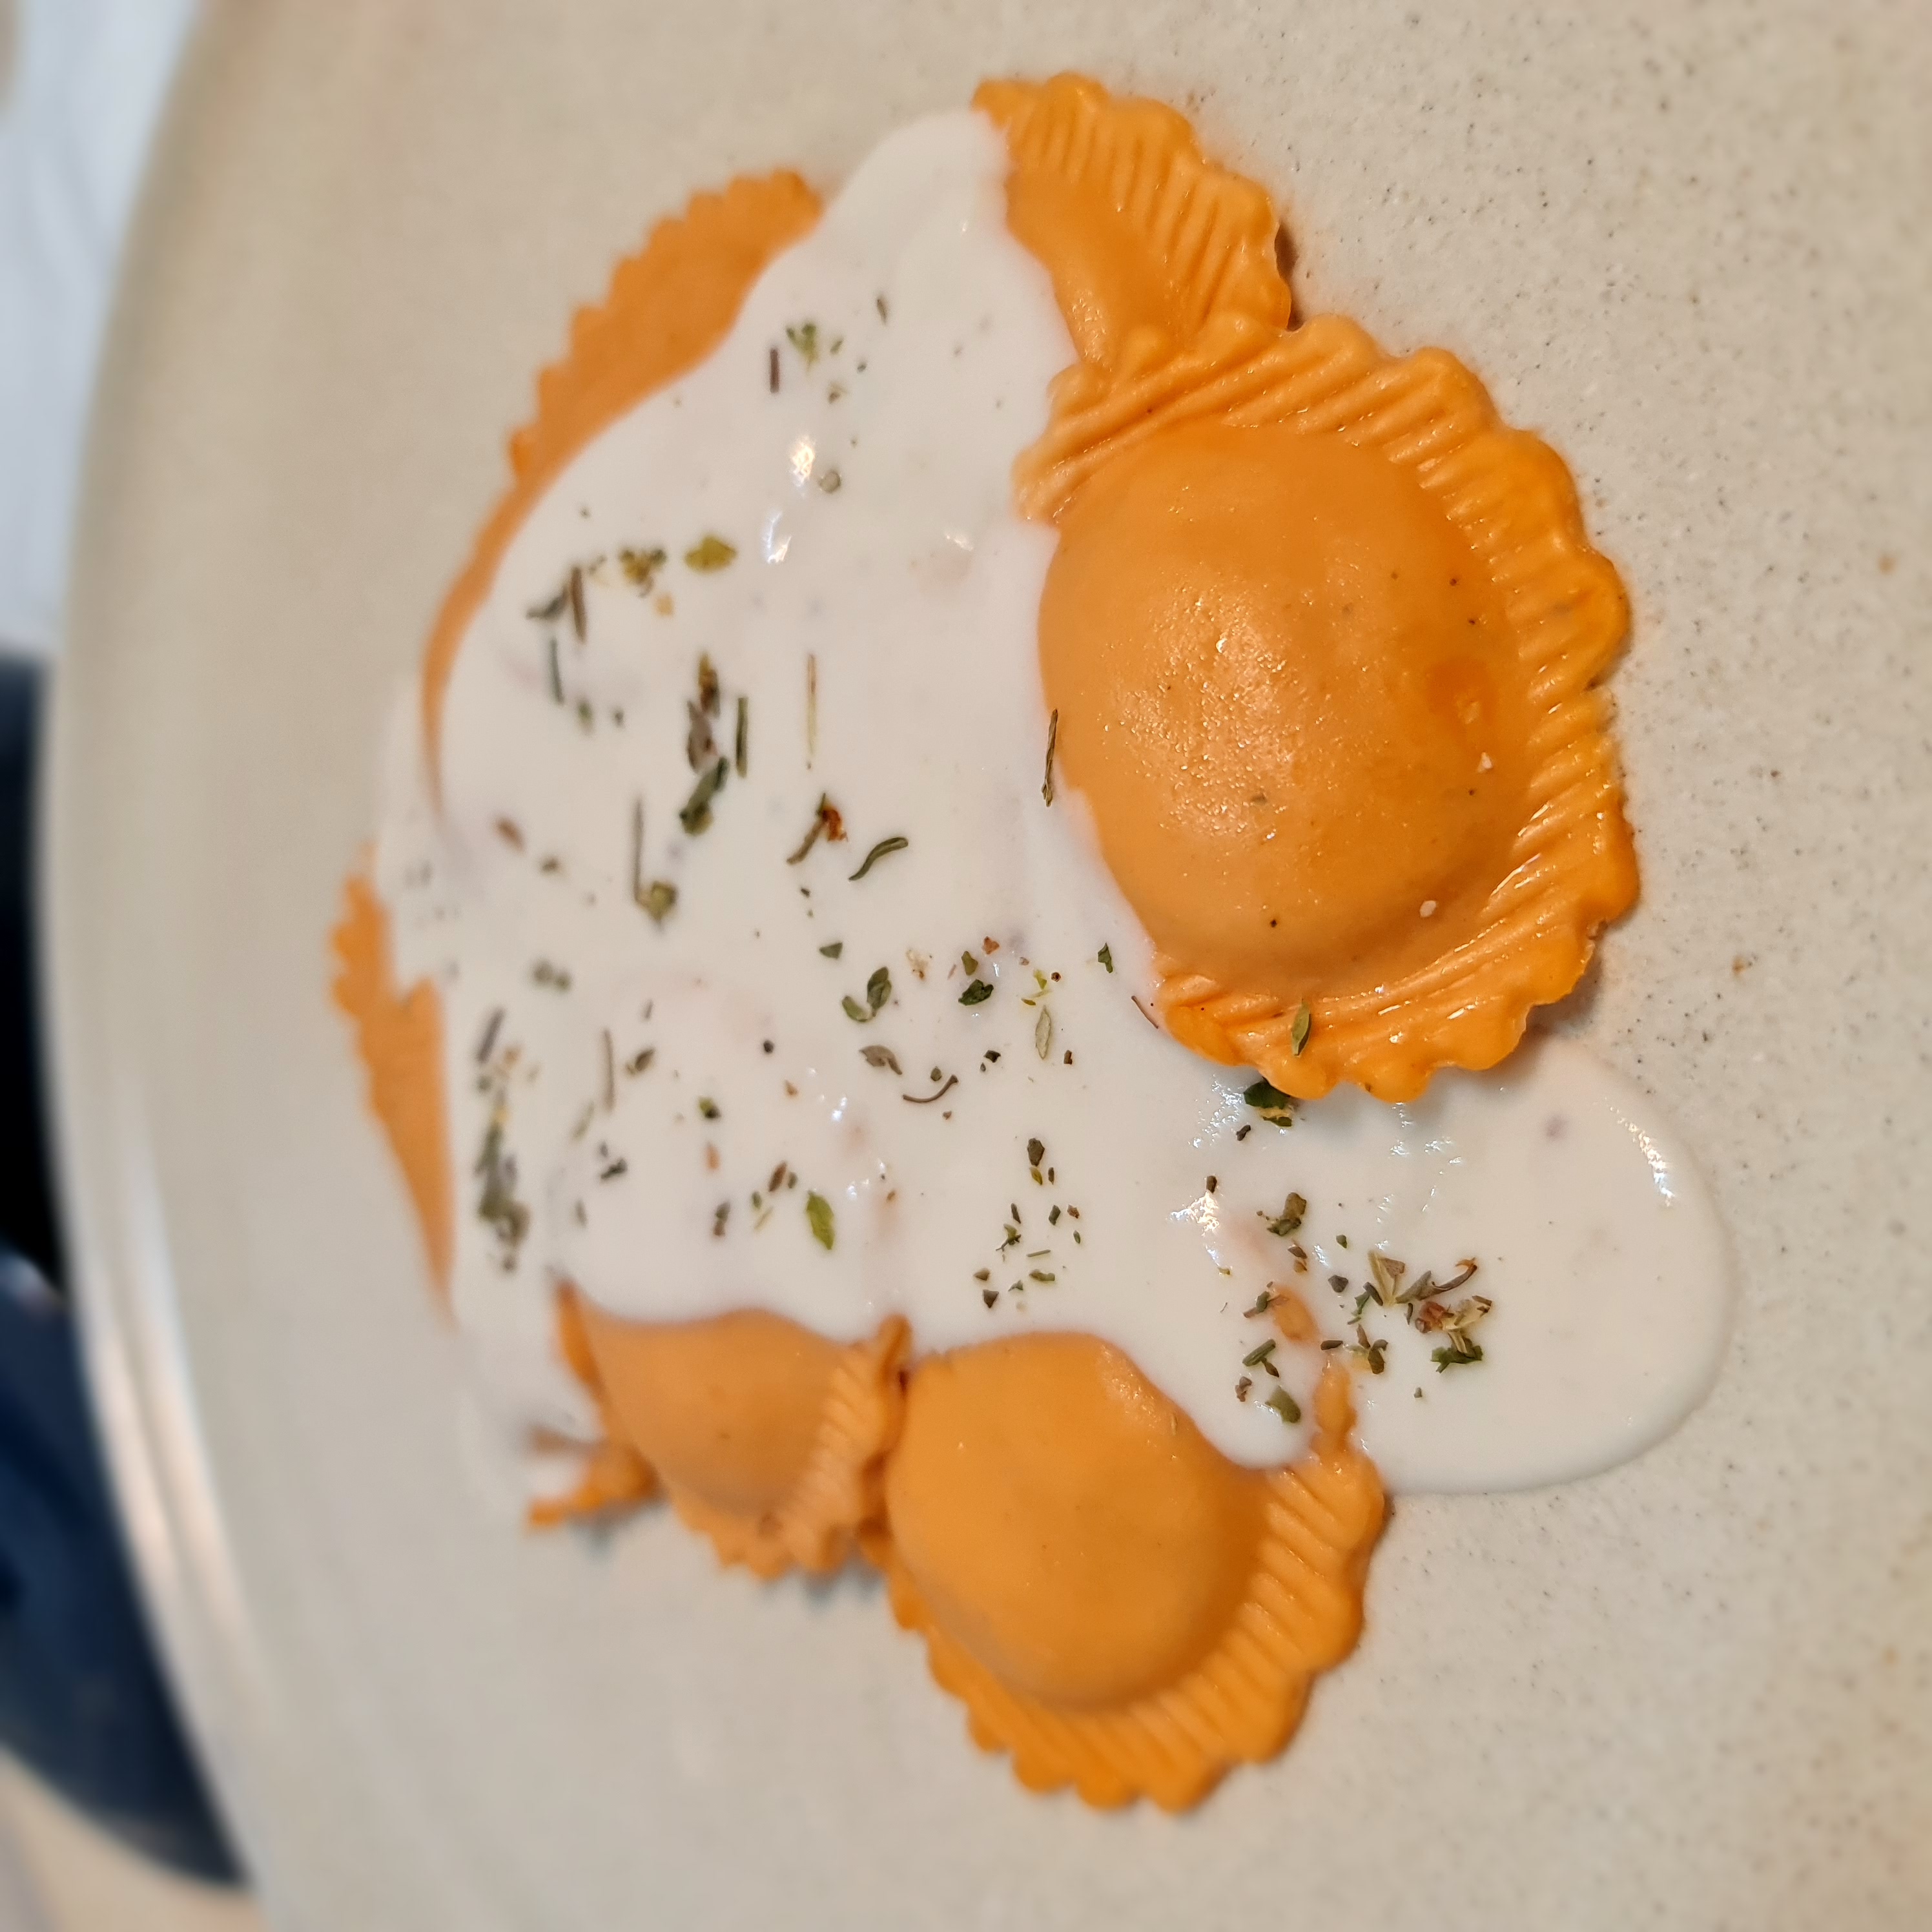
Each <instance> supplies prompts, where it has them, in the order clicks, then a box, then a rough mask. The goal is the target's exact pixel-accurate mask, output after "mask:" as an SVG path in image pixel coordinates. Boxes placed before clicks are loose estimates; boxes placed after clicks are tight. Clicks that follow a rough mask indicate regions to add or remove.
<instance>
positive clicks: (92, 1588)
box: [0, 659, 236, 1879]
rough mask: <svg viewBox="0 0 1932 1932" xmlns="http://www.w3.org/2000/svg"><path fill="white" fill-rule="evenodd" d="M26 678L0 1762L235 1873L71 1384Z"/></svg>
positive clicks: (4, 800)
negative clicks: (40, 1014) (45, 1108)
mask: <svg viewBox="0 0 1932 1932" xmlns="http://www.w3.org/2000/svg"><path fill="white" fill-rule="evenodd" d="M37 703H38V674H37V672H36V671H35V670H34V668H33V667H31V666H30V665H28V664H24V663H21V662H19V661H8V660H5V659H0V1746H5V1748H7V1749H9V1750H10V1751H13V1752H15V1753H17V1754H18V1755H19V1756H20V1757H22V1758H23V1759H25V1760H26V1761H27V1763H29V1764H31V1766H33V1767H34V1769H35V1770H36V1771H37V1772H39V1773H40V1775H42V1776H43V1778H46V1780H47V1781H49V1783H50V1784H53V1785H55V1787H58V1789H59V1790H62V1791H63V1792H65V1793H66V1795H67V1796H68V1797H69V1798H70V1799H72V1800H73V1801H74V1802H75V1803H76V1804H77V1805H80V1806H81V1807H82V1808H83V1809H85V1810H86V1811H89V1812H91V1813H92V1814H93V1815H94V1816H95V1817H97V1818H98V1819H99V1820H101V1823H104V1824H105V1825H107V1826H109V1827H110V1829H113V1831H115V1832H118V1834H119V1835H121V1837H122V1838H125V1839H126V1840H127V1841H129V1842H130V1843H133V1844H134V1845H136V1846H139V1847H140V1848H141V1849H143V1850H145V1851H146V1852H149V1853H150V1854H151V1855H153V1856H154V1857H156V1858H160V1859H162V1860H163V1861H166V1863H168V1864H172V1865H174V1866H175V1867H178V1869H181V1870H187V1871H191V1872H193V1873H197V1874H199V1875H200V1876H204V1877H208V1878H217V1879H232V1878H233V1877H234V1876H235V1875H236V1868H235V1864H234V1861H233V1858H232V1857H231V1856H230V1855H229V1851H228V1849H227V1846H226V1843H225V1841H224V1840H223V1836H222V1833H221V1829H220V1825H219V1824H218V1823H217V1820H216V1818H215V1817H214V1813H213V1811H211V1808H210V1807H209V1805H208V1799H207V1796H206V1794H205V1789H204V1787H203V1785H202V1781H201V1778H200V1776H199V1773H198V1772H197V1771H196V1766H195V1764H194V1762H193V1758H192V1757H191V1756H190V1752H189V1750H188V1748H187V1745H186V1743H185V1742H184V1739H183V1736H182V1733H181V1728H180V1727H179V1725H178V1723H177V1721H176V1719H175V1712H174V1709H173V1707H172V1703H171V1701H170V1700H169V1695H168V1691H167V1688H166V1685H165V1683H164V1682H163V1680H162V1678H161V1676H160V1672H159V1670H157V1667H156V1665H155V1662H154V1654H153V1652H152V1650H151V1648H150V1646H149V1645H148V1637H147V1631H146V1628H145V1625H144V1623H143V1621H142V1613H141V1610H140V1606H139V1602H138V1601H137V1599H136V1596H135V1594H134V1591H133V1587H132V1585H131V1583H130V1577H129V1574H128V1569H127V1561H126V1558H125V1555H124V1551H123V1549H122V1546H121V1537H120V1532H119V1529H118V1523H117V1521H116V1519H115V1513H114V1508H113V1499H112V1496H111V1495H110V1491H109V1490H108V1487H107V1481H106V1480H105V1477H104V1472H103V1469H102V1466H101V1456H100V1451H99V1449H98V1445H97V1444H96V1442H95V1434H94V1429H93V1421H92V1415H91V1414H90V1412H89V1407H88V1402H87V1395H86V1388H85V1387H84V1385H83V1382H82V1379H81V1375H80V1362H79V1358H78V1355H77V1348H76V1342H75V1337H74V1322H73V1320H72V1318H71V1315H70V1313H69V1312H68V1308H67V1307H66V1304H65V1302H64V1301H62V1299H61V1298H60V1297H59V1296H58V1294H57V1293H56V1292H55V1291H54V1290H53V1289H52V1288H50V1287H49V1286H48V1285H47V1284H48V1283H49V1282H51V1281H53V1280H58V1278H59V1271H60V1253H59V1242H58V1234H57V1231H56V1228H55V1217H54V1214H53V1211H52V1206H51V1202H50V1196H49V1190H48V1187H47V1177H46V1155H45V1143H44V1140H43V1135H42V1131H41V1123H42V1120H43V1115H42V1112H41V1109H40V1094H39V1091H38V1081H37V1058H38V1056H37V1046H36V1040H35V1034H34V1020H33V1015H34V1000H33V986H32V958H33V956H32V952H31V945H30V940H29V923H28V910H29V895H28V876H27V874H28V864H29V858H28V853H29V850H30V841H29V838H28V823H29V806H30V801H31V753H32V744H33V730H34V718H35V715H36V712H37Z"/></svg>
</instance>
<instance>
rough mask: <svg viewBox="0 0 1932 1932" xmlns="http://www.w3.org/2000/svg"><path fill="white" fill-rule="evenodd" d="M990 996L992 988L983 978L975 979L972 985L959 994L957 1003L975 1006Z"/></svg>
mask: <svg viewBox="0 0 1932 1932" xmlns="http://www.w3.org/2000/svg"><path fill="white" fill-rule="evenodd" d="M992 997H993V989H992V987H990V986H988V985H987V983H986V981H985V980H974V982H973V983H972V985H971V986H968V988H967V989H966V990H965V992H963V993H962V994H961V995H959V1004H961V1005H962V1007H977V1006H979V1005H980V1004H983V1002H985V1001H988V1000H990V999H991V998H992Z"/></svg>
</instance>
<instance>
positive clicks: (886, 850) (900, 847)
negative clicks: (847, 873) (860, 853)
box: [852, 833, 912, 883]
mask: <svg viewBox="0 0 1932 1932" xmlns="http://www.w3.org/2000/svg"><path fill="white" fill-rule="evenodd" d="M911 843H912V841H911V840H910V838H900V837H899V836H898V835H897V834H896V833H895V834H894V835H892V837H891V838H881V839H880V841H879V842H878V843H877V844H876V845H874V847H872V849H871V850H870V851H869V852H868V853H866V854H865V862H864V863H863V864H862V865H860V866H859V869H858V870H857V871H856V872H854V873H853V874H852V879H853V882H855V883H856V881H857V880H860V879H862V878H863V877H865V874H867V873H868V872H869V871H871V869H872V868H873V867H874V865H877V863H878V862H879V861H880V859H883V858H886V857H888V856H889V855H890V854H891V853H894V852H903V851H904V850H905V849H906V847H907V846H908V845H910V844H911Z"/></svg>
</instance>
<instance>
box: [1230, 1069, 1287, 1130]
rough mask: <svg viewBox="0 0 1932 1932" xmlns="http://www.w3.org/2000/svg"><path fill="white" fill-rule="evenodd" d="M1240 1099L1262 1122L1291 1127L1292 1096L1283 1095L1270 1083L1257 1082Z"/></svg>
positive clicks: (1266, 1081)
mask: <svg viewBox="0 0 1932 1932" xmlns="http://www.w3.org/2000/svg"><path fill="white" fill-rule="evenodd" d="M1241 1098H1242V1099H1243V1100H1245V1101H1246V1102H1247V1104H1248V1105H1249V1106H1250V1107H1252V1108H1253V1109H1254V1110H1255V1112H1256V1113H1258V1114H1259V1115H1260V1116H1261V1117H1262V1119H1263V1120H1265V1121H1273V1122H1274V1124H1275V1125H1276V1126H1277V1127H1292V1126H1293V1125H1294V1124H1295V1100H1294V1098H1293V1097H1292V1095H1290V1094H1284V1093H1283V1091H1281V1089H1280V1088H1279V1087H1277V1086H1276V1085H1274V1083H1273V1082H1271V1081H1268V1080H1257V1081H1256V1082H1255V1084H1254V1085H1253V1086H1252V1087H1250V1088H1248V1089H1247V1091H1246V1092H1245V1093H1244V1094H1242V1096H1241Z"/></svg>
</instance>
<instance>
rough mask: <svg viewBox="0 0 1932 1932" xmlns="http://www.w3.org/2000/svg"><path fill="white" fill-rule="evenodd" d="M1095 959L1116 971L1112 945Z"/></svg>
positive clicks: (1105, 947)
mask: <svg viewBox="0 0 1932 1932" xmlns="http://www.w3.org/2000/svg"><path fill="white" fill-rule="evenodd" d="M1094 958H1095V959H1097V960H1099V961H1100V964H1101V965H1103V966H1104V967H1106V969H1107V971H1109V973H1111V972H1112V971H1113V970H1114V949H1113V947H1112V945H1107V946H1103V947H1101V949H1100V951H1099V952H1098V953H1095V954H1094ZM1267 1084H1268V1083H1267V1082H1265V1081H1264V1082H1262V1085H1264V1086H1265V1085H1267ZM1249 1104H1250V1106H1253V1102H1252V1101H1251V1102H1250V1103H1249Z"/></svg>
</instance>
